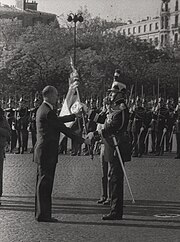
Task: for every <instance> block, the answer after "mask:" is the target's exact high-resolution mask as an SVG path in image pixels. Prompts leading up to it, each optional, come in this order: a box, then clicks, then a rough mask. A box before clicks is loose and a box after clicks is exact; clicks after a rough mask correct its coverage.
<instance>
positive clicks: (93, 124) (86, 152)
mask: <svg viewBox="0 0 180 242" xmlns="http://www.w3.org/2000/svg"><path fill="white" fill-rule="evenodd" d="M92 112H95V113H97V114H98V113H99V109H97V107H96V100H95V99H93V98H91V100H90V109H89V112H88V120H87V123H86V131H87V133H90V132H94V131H96V128H97V123H96V122H95V121H93V120H91V119H89V115H90V114H91V113H92ZM93 149H94V143H93V144H92V145H91V150H90V153H91V154H92V152H93ZM84 155H89V150H88V147H87V145H85V148H84Z"/></svg>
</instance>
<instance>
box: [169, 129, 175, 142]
mask: <svg viewBox="0 0 180 242" xmlns="http://www.w3.org/2000/svg"><path fill="white" fill-rule="evenodd" d="M174 129H175V126H173V128H172V131H171V136H170V138H169V145H170V144H171V141H172V138H173V133H174Z"/></svg>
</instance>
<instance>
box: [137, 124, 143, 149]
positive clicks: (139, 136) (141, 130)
mask: <svg viewBox="0 0 180 242" xmlns="http://www.w3.org/2000/svg"><path fill="white" fill-rule="evenodd" d="M142 128H143V127H141V129H140V133H139V135H138V139H137V145H138V152H139V148H140V147H139V145H140V144H139V141H140V138H141V134H142V132H143V131H144V128H143V129H142Z"/></svg>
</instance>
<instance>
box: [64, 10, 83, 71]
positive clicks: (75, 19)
mask: <svg viewBox="0 0 180 242" xmlns="http://www.w3.org/2000/svg"><path fill="white" fill-rule="evenodd" d="M83 20H84V19H83V17H82V14H80V13H78V14H73V13H70V14H69V15H68V18H67V21H68V22H74V67H76V34H77V33H76V27H77V22H78V21H79V22H80V23H82V22H83Z"/></svg>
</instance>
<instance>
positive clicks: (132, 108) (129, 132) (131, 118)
mask: <svg viewBox="0 0 180 242" xmlns="http://www.w3.org/2000/svg"><path fill="white" fill-rule="evenodd" d="M134 108H135V104H134V100H133V99H132V100H130V104H129V123H128V127H127V131H128V134H129V138H130V140H131V143H132V142H133V135H132V122H133V115H134V114H133V110H134Z"/></svg>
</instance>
